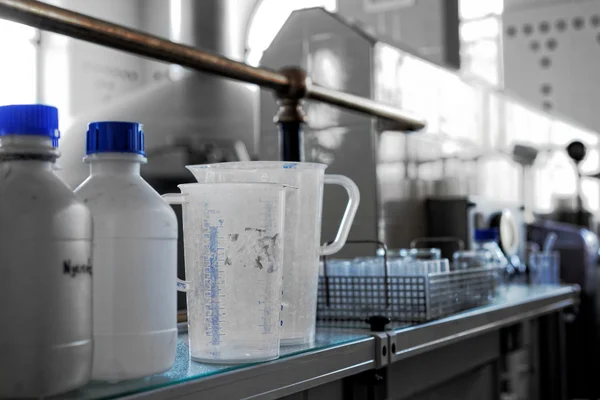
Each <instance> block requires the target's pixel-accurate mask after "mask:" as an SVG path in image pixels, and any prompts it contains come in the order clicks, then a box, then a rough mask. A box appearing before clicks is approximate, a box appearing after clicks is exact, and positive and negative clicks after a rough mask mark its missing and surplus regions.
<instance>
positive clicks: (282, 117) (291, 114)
mask: <svg viewBox="0 0 600 400" xmlns="http://www.w3.org/2000/svg"><path fill="white" fill-rule="evenodd" d="M280 73H281V74H282V75H284V76H286V77H287V79H288V82H289V83H290V84H289V86H288V87H287V88H286V90H279V91H277V92H275V93H276V96H277V103H278V104H279V111H278V112H277V115H276V116H275V118H274V122H275V123H276V124H277V128H278V130H279V156H280V159H281V160H282V161H302V160H303V158H304V149H303V134H304V133H303V128H304V123H305V122H306V113H305V112H304V109H303V108H302V103H303V98H304V96H306V88H307V84H308V82H307V78H306V72H304V71H303V70H302V69H300V68H295V67H289V68H284V69H282V70H281V71H280Z"/></svg>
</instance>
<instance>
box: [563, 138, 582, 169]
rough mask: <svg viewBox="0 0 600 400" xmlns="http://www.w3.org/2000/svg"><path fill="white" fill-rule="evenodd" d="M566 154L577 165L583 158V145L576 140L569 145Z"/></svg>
mask: <svg viewBox="0 0 600 400" xmlns="http://www.w3.org/2000/svg"><path fill="white" fill-rule="evenodd" d="M567 154H568V155H569V157H571V159H572V160H573V161H575V164H579V163H580V162H581V161H583V159H584V158H585V154H586V148H585V144H583V143H581V142H580V141H578V140H576V141H574V142H571V143H569V145H568V146H567Z"/></svg>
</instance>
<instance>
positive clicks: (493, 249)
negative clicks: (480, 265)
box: [474, 228, 509, 270]
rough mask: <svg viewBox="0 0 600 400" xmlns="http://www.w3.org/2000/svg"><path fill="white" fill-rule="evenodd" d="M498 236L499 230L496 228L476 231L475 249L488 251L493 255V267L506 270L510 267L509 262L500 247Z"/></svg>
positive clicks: (491, 259)
mask: <svg viewBox="0 0 600 400" xmlns="http://www.w3.org/2000/svg"><path fill="white" fill-rule="evenodd" d="M498 235H499V234H498V230H497V229H494V228H491V229H477V230H475V244H474V248H475V250H478V251H482V252H483V251H486V250H487V251H488V252H489V253H490V255H491V258H490V261H491V263H492V265H493V266H495V267H497V268H500V269H502V270H505V269H506V268H508V267H509V262H508V260H507V258H506V256H505V255H504V253H503V252H502V250H501V249H500V246H499V245H498V237H499V236H498Z"/></svg>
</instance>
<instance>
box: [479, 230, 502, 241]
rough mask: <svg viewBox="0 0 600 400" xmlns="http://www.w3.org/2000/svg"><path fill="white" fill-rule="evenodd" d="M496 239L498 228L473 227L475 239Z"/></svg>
mask: <svg viewBox="0 0 600 400" xmlns="http://www.w3.org/2000/svg"><path fill="white" fill-rule="evenodd" d="M483 240H494V241H497V240H498V229H496V228H490V229H475V241H483Z"/></svg>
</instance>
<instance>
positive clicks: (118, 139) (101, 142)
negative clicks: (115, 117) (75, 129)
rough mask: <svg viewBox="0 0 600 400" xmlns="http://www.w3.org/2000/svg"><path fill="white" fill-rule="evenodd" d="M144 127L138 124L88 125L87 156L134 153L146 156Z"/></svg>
mask: <svg viewBox="0 0 600 400" xmlns="http://www.w3.org/2000/svg"><path fill="white" fill-rule="evenodd" d="M142 127H143V126H142V124H139V123H137V122H117V121H102V122H92V123H90V124H89V125H88V131H87V146H86V154H87V155H90V154H96V153H134V154H140V155H142V156H145V155H146V153H144V132H143V131H142Z"/></svg>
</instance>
